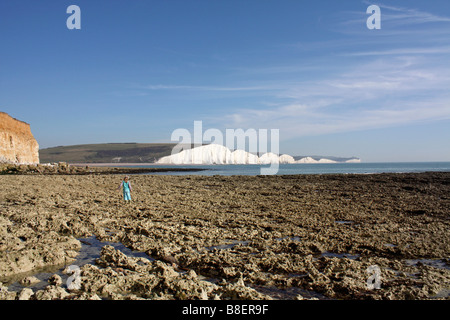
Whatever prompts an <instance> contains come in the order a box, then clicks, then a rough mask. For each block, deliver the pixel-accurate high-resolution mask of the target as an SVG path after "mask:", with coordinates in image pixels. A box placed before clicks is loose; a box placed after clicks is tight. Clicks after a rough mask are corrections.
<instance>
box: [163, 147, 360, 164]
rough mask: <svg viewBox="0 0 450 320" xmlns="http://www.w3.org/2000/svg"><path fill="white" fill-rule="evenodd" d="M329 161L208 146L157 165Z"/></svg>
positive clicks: (172, 156)
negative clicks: (259, 154) (297, 158)
mask: <svg viewBox="0 0 450 320" xmlns="http://www.w3.org/2000/svg"><path fill="white" fill-rule="evenodd" d="M336 162H337V161H334V160H330V159H319V160H315V159H313V158H311V157H305V158H302V159H300V160H295V159H294V157H292V156H290V155H288V154H282V155H280V156H278V155H277V154H275V153H272V152H269V153H265V154H263V155H261V156H260V157H258V156H257V155H255V154H252V153H249V152H247V151H245V150H235V151H231V150H230V149H228V148H227V147H225V146H222V145H219V144H209V145H205V146H201V147H197V148H193V149H186V150H183V151H181V152H179V153H176V154H173V155H170V156H166V157H162V158H161V159H159V160H158V161H157V162H156V163H158V164H271V163H283V164H284V163H336ZM346 162H360V160H359V159H352V160H349V161H346Z"/></svg>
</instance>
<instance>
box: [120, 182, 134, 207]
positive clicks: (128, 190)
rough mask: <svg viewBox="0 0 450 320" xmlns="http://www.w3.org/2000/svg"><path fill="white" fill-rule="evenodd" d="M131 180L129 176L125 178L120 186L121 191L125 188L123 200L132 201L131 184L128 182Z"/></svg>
mask: <svg viewBox="0 0 450 320" xmlns="http://www.w3.org/2000/svg"><path fill="white" fill-rule="evenodd" d="M128 180H129V178H128V176H126V177H125V178H123V180H122V183H121V184H120V186H119V190H120V188H123V199H124V200H125V201H130V200H131V191H132V189H131V183H130V181H128Z"/></svg>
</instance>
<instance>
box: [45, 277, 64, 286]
mask: <svg viewBox="0 0 450 320" xmlns="http://www.w3.org/2000/svg"><path fill="white" fill-rule="evenodd" d="M48 283H50V284H52V285H54V286H60V285H62V283H63V281H62V279H61V277H60V276H59V275H57V274H54V275H52V276H51V277H50V278H49V279H48Z"/></svg>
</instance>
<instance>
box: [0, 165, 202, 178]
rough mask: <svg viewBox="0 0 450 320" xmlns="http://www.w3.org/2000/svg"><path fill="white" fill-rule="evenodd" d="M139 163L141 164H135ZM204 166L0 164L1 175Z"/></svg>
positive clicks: (187, 170) (58, 173) (159, 169)
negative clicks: (144, 166)
mask: <svg viewBox="0 0 450 320" xmlns="http://www.w3.org/2000/svg"><path fill="white" fill-rule="evenodd" d="M135 165H139V164H135ZM203 170H205V169H202V168H176V167H173V168H155V167H154V168H138V167H134V168H132V167H130V168H126V167H120V166H117V167H111V166H102V165H99V164H86V165H72V164H67V163H65V162H60V163H54V164H37V165H36V164H29V165H26V164H23V165H16V164H0V175H9V174H21V175H36V174H38V175H92V174H94V175H99V174H139V173H157V172H195V171H203Z"/></svg>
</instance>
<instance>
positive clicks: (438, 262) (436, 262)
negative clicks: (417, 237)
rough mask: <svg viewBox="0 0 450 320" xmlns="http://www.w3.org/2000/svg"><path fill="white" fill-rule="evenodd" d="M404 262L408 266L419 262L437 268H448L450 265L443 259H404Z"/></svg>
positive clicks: (449, 268)
mask: <svg viewBox="0 0 450 320" xmlns="http://www.w3.org/2000/svg"><path fill="white" fill-rule="evenodd" d="M405 263H406V265H408V266H417V265H418V264H419V263H421V264H424V265H427V266H430V267H434V268H437V269H447V270H450V265H449V264H448V263H447V262H446V261H445V260H443V259H409V260H405Z"/></svg>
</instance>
